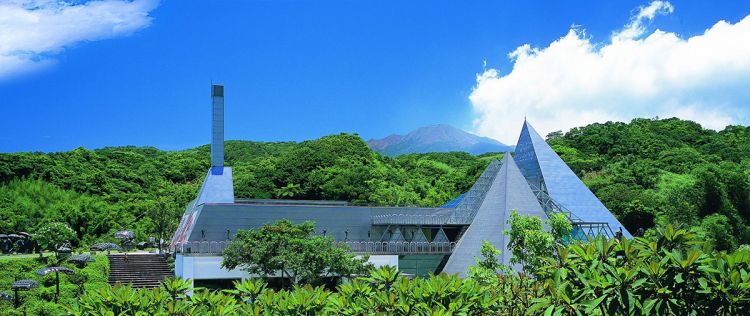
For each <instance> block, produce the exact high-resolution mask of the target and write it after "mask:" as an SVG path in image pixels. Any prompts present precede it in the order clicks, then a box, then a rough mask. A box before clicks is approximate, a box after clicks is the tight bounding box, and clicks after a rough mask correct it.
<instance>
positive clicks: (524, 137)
mask: <svg viewBox="0 0 750 316" xmlns="http://www.w3.org/2000/svg"><path fill="white" fill-rule="evenodd" d="M515 161H516V163H517V164H518V166H519V168H520V169H521V172H522V173H523V174H524V176H525V177H526V179H527V180H528V182H529V183H530V184H532V185H535V186H536V187H538V188H540V189H545V188H546V191H547V193H548V194H549V196H550V197H551V198H552V199H553V200H555V201H556V202H557V203H559V204H560V205H562V206H563V207H565V208H566V209H568V210H569V211H571V212H572V213H573V214H575V215H576V216H577V217H578V218H580V219H581V220H583V221H586V222H606V223H608V224H609V226H610V228H611V229H612V231H613V232H617V231H618V230H619V229H620V228H622V230H623V234H624V235H625V237H628V238H630V237H631V235H630V233H629V232H628V231H627V230H626V229H625V227H624V226H622V224H621V223H620V222H619V221H618V220H617V219H616V218H615V216H614V215H612V213H611V212H610V211H609V210H608V209H607V207H605V206H604V204H602V202H601V201H599V199H598V198H597V197H596V196H595V195H594V194H593V193H592V192H591V191H590V190H589V189H588V187H586V185H585V184H584V183H583V181H581V179H579V178H578V176H577V175H576V174H575V172H573V170H571V169H570V167H568V165H567V164H565V162H564V161H563V160H562V159H561V158H560V156H558V155H557V153H555V151H554V150H553V149H552V148H551V147H550V146H549V145H548V144H547V142H546V141H544V138H542V137H541V136H540V135H539V133H537V132H536V131H535V130H534V128H533V127H531V125H530V124H529V123H528V122H524V125H523V128H522V130H521V136H520V137H519V138H518V144H517V145H516V158H515ZM540 184H541V185H543V186H544V187H541V186H540Z"/></svg>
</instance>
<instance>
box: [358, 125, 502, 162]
mask: <svg viewBox="0 0 750 316" xmlns="http://www.w3.org/2000/svg"><path fill="white" fill-rule="evenodd" d="M367 144H368V145H369V146H370V148H372V149H373V150H375V151H377V152H380V153H382V154H385V155H388V156H398V155H403V154H410V153H426V152H448V151H465V152H468V153H470V154H474V155H478V154H483V153H486V152H505V151H507V150H511V149H512V147H511V146H507V145H505V144H503V143H501V142H499V141H497V140H494V139H491V138H487V137H481V136H477V135H474V134H471V133H468V132H465V131H463V130H461V129H458V128H455V127H453V126H451V125H447V124H435V125H428V126H423V127H420V128H417V129H416V130H414V131H411V132H409V133H408V134H406V135H396V134H394V135H390V136H388V137H385V138H382V139H371V140H369V141H368V142H367Z"/></svg>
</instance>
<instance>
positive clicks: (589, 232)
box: [571, 222, 615, 240]
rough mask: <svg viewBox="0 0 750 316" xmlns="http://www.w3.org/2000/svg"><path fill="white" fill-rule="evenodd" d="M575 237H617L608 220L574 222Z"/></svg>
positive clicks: (583, 238)
mask: <svg viewBox="0 0 750 316" xmlns="http://www.w3.org/2000/svg"><path fill="white" fill-rule="evenodd" d="M571 235H572V236H573V238H575V239H579V240H586V239H587V237H596V236H605V237H607V238H613V237H615V232H613V231H612V228H611V227H609V223H607V222H579V223H573V232H572V234H571Z"/></svg>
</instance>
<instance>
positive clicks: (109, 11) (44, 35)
mask: <svg viewBox="0 0 750 316" xmlns="http://www.w3.org/2000/svg"><path fill="white" fill-rule="evenodd" d="M157 4H158V1H157V0H135V1H125V0H101V1H88V2H81V1H74V2H71V1H60V0H3V1H0V79H4V78H7V77H9V76H12V75H13V74H17V73H21V72H27V71H31V70H34V69H37V68H40V67H43V66H45V65H48V64H50V63H52V62H54V59H53V56H54V54H57V53H60V52H61V51H62V50H63V49H64V48H65V47H69V46H71V45H73V44H76V43H79V42H84V41H95V40H102V39H107V38H113V37H117V36H123V35H128V34H130V33H132V32H134V31H137V30H139V29H141V28H144V27H146V26H148V25H149V24H150V23H151V17H149V12H150V11H151V10H153V9H154V8H155V7H156V6H157Z"/></svg>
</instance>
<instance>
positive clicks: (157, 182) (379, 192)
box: [0, 134, 499, 244]
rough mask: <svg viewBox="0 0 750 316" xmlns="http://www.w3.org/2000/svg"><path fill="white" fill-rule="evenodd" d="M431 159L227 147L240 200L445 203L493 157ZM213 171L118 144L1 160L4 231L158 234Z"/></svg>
mask: <svg viewBox="0 0 750 316" xmlns="http://www.w3.org/2000/svg"><path fill="white" fill-rule="evenodd" d="M497 157H499V156H497V155H492V154H487V155H483V156H472V155H469V154H466V153H432V154H419V155H406V156H402V157H399V158H397V159H391V158H388V157H385V156H381V155H380V154H377V153H375V152H373V151H371V150H370V149H369V148H368V147H367V144H366V143H365V142H364V141H363V140H362V139H361V138H360V137H359V136H356V135H351V134H339V135H332V136H326V137H323V138H321V139H318V140H312V141H305V142H302V143H294V142H281V143H258V142H247V141H227V142H226V160H227V162H226V163H227V165H230V166H232V167H233V170H234V181H235V195H236V196H237V197H239V198H242V197H247V198H293V199H330V200H348V201H352V202H354V203H363V204H376V205H428V206H437V205H440V204H442V203H444V202H446V201H448V200H450V199H452V198H453V197H455V196H457V195H458V194H460V193H462V192H464V191H466V190H468V188H469V187H471V185H472V184H473V182H474V179H475V178H476V177H478V175H479V173H481V171H482V170H483V169H484V167H485V166H486V165H487V164H489V162H490V160H491V159H492V158H497ZM208 167H209V146H208V145H205V146H201V147H198V148H194V149H189V150H183V151H161V150H158V149H155V148H135V147H116V148H103V149H97V150H87V149H84V148H78V149H75V150H72V151H69V152H60V153H16V154H0V183H2V184H1V185H0V233H9V232H18V231H28V232H34V231H35V230H36V229H38V228H39V227H41V226H43V225H44V224H46V223H49V222H53V221H61V222H66V223H68V224H69V225H70V226H71V227H72V228H73V229H74V230H75V231H76V232H77V233H78V239H79V240H78V241H77V242H80V243H84V244H89V243H92V242H93V241H99V240H107V239H111V236H112V233H113V232H114V231H116V230H121V229H133V230H135V231H136V233H137V235H138V237H139V238H145V237H146V236H153V232H154V230H155V229H156V226H155V223H156V222H159V221H160V220H161V218H163V216H164V214H161V212H155V210H157V209H163V208H167V209H168V210H169V213H168V214H167V217H168V218H169V219H170V221H171V224H173V226H174V225H176V223H177V222H178V221H179V218H180V216H181V215H182V212H183V210H184V206H185V205H186V204H187V203H188V202H189V201H190V200H191V199H193V198H194V197H195V196H196V194H197V192H198V189H199V188H200V184H201V182H202V180H203V177H204V176H205V173H206V170H207V169H208Z"/></svg>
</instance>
